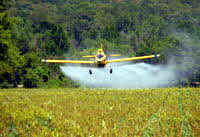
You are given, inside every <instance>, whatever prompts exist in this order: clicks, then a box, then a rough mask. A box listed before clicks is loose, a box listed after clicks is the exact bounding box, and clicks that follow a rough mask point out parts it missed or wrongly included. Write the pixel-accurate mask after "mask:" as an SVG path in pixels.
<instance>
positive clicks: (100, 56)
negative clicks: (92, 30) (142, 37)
mask: <svg viewBox="0 0 200 137" xmlns="http://www.w3.org/2000/svg"><path fill="white" fill-rule="evenodd" d="M111 56H121V55H120V54H111V55H106V54H105V53H104V51H103V49H102V48H100V49H98V51H97V54H96V55H89V56H83V57H84V58H93V59H94V60H88V61H85V60H50V59H47V60H46V59H43V60H42V62H48V63H72V64H90V65H95V66H96V67H105V66H106V64H108V63H113V62H122V61H133V60H141V59H148V58H156V57H160V54H155V55H148V56H140V57H130V58H123V59H113V60H107V57H111ZM112 72H113V70H112V68H110V74H111V73H112ZM89 74H92V70H91V69H89Z"/></svg>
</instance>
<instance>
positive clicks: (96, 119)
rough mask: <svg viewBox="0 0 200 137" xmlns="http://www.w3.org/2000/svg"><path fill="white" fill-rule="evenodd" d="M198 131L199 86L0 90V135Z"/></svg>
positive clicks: (121, 136) (93, 135)
mask: <svg viewBox="0 0 200 137" xmlns="http://www.w3.org/2000/svg"><path fill="white" fill-rule="evenodd" d="M199 135H200V88H166V89H137V90H133V89H130V90H128V89H126V90H122V89H67V88H66V89H64V88H60V89H1V90H0V137H1V136H2V137H6V136H20V137H31V136H37V137H38V136H40V137H43V136H52V137H54V136H55V137H64V136H66V137H70V136H71V137H74V136H79V137H82V136H87V137H89V136H90V137H96V136H118V137H125V136H144V137H145V136H156V137H163V136H170V137H171V136H174V137H175V136H194V137H197V136H199Z"/></svg>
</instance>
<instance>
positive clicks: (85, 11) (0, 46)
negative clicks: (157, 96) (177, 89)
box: [0, 0, 200, 88]
mask: <svg viewBox="0 0 200 137" xmlns="http://www.w3.org/2000/svg"><path fill="white" fill-rule="evenodd" d="M188 37H189V38H188ZM199 39H200V3H199V2H198V0H84V1H82V0H28V1H27V0H17V1H11V0H2V1H1V2H0V51H1V52H0V64H1V65H0V88H9V87H16V86H17V85H20V84H21V85H24V86H25V87H29V88H32V87H78V86H80V85H79V84H77V83H74V82H73V81H72V80H70V78H67V77H65V76H64V75H63V74H62V73H61V71H60V68H59V65H56V64H45V65H44V64H42V63H41V59H43V58H55V59H63V58H66V57H67V58H70V59H78V58H79V57H81V55H84V54H89V53H91V52H93V51H95V50H96V49H97V48H99V45H100V43H103V44H104V45H105V47H106V51H107V52H108V53H109V52H116V53H121V54H125V55H127V56H133V55H135V56H141V55H148V54H154V53H161V54H162V55H163V56H162V57H161V58H160V59H159V60H158V59H155V60H154V59H153V60H151V61H148V63H152V64H155V63H159V64H167V63H168V62H169V61H170V57H171V56H173V58H175V59H176V63H177V64H183V62H184V64H188V66H190V68H188V67H181V65H179V66H177V67H180V70H181V72H182V74H183V77H181V78H180V79H179V80H178V81H177V85H178V86H188V85H190V84H191V83H193V82H198V81H200V71H199V70H200V64H199V59H200V57H199V55H200V43H199ZM185 49H186V50H185ZM188 51H190V57H192V58H193V62H194V63H193V65H190V63H191V62H190V61H188V60H184V59H183V56H185V55H186V54H187V53H188Z"/></svg>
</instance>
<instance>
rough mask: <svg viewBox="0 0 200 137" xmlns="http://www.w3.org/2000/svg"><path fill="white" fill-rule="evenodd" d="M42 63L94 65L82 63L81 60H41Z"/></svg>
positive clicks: (86, 62) (87, 62) (88, 62)
mask: <svg viewBox="0 0 200 137" xmlns="http://www.w3.org/2000/svg"><path fill="white" fill-rule="evenodd" d="M42 62H48V63H72V64H94V61H82V60H50V59H47V60H46V59H43V60H42Z"/></svg>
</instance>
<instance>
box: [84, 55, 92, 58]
mask: <svg viewBox="0 0 200 137" xmlns="http://www.w3.org/2000/svg"><path fill="white" fill-rule="evenodd" d="M82 57H83V58H95V56H94V55H88V56H82Z"/></svg>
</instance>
